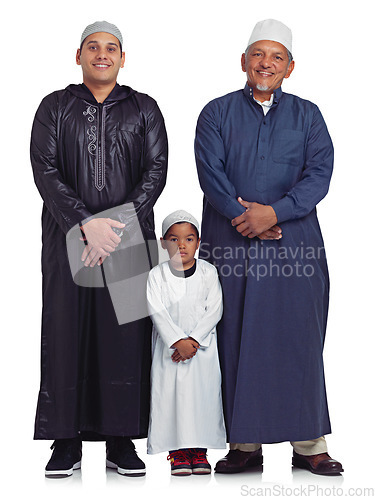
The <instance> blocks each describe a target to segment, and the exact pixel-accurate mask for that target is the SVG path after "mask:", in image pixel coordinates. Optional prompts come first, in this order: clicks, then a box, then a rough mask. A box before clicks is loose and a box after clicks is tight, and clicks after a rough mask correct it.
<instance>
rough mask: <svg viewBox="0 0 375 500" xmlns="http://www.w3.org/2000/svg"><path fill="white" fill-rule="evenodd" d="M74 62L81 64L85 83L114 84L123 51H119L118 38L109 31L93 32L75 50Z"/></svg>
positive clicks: (123, 58) (122, 62)
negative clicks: (79, 47) (80, 48)
mask: <svg viewBox="0 0 375 500" xmlns="http://www.w3.org/2000/svg"><path fill="white" fill-rule="evenodd" d="M76 62H77V64H79V65H80V66H82V72H83V82H84V83H85V84H94V85H98V84H112V83H113V84H115V83H116V80H117V75H118V72H119V70H120V68H122V67H123V66H124V62H125V52H122V53H121V50H120V43H119V41H118V39H117V38H116V37H115V36H113V35H111V34H110V33H103V32H99V33H93V34H92V35H90V36H88V37H87V38H86V39H85V40H84V42H83V46H82V50H79V49H78V50H77V56H76Z"/></svg>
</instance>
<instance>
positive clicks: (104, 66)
mask: <svg viewBox="0 0 375 500" xmlns="http://www.w3.org/2000/svg"><path fill="white" fill-rule="evenodd" d="M94 66H95V68H109V64H94Z"/></svg>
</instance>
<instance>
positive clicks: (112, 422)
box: [31, 85, 167, 439]
mask: <svg viewBox="0 0 375 500" xmlns="http://www.w3.org/2000/svg"><path fill="white" fill-rule="evenodd" d="M31 161H32V166H33V170H34V178H35V182H36V185H37V187H38V189H39V192H40V194H41V196H42V198H43V201H44V205H43V214H42V238H43V250H42V272H43V314H42V349H41V387H40V392H39V398H38V406H37V414H36V422H35V436H34V437H35V438H36V439H58V438H69V437H74V436H76V435H77V434H78V433H82V434H83V435H84V433H98V434H101V435H123V436H131V437H145V436H146V435H147V428H148V412H149V371H150V333H151V323H150V320H149V318H143V319H140V320H138V321H133V322H131V323H126V324H122V325H119V324H118V322H117V319H116V315H115V311H114V308H113V305H112V302H111V299H110V295H109V293H108V289H107V288H106V287H104V288H90V287H81V286H78V285H77V284H75V283H74V281H73V277H72V273H71V271H70V268H69V262H68V256H67V248H66V234H67V233H68V231H69V230H70V229H71V228H73V227H74V226H75V225H76V224H80V223H81V222H82V221H85V220H86V219H87V218H89V217H91V216H93V215H94V214H98V213H99V212H101V211H103V210H107V209H110V208H112V207H118V208H116V209H115V217H113V218H117V220H120V221H121V222H125V223H126V229H127V231H128V232H131V228H132V226H133V225H136V222H137V224H138V222H139V224H140V227H141V230H142V233H143V237H144V238H145V240H146V241H148V240H152V239H154V238H155V235H154V221H153V206H154V204H155V201H156V200H157V198H158V196H159V195H160V193H161V191H162V189H163V187H164V185H165V180H166V169H167V137H166V131H165V126H164V121H163V117H162V115H161V113H160V110H159V108H158V106H157V104H156V102H155V101H154V100H153V99H152V98H151V97H149V96H147V95H146V94H141V93H138V92H136V91H134V90H132V89H131V88H129V87H125V86H119V85H116V86H115V88H114V89H113V91H112V92H111V94H110V95H109V96H108V97H107V99H106V100H105V101H104V102H103V103H102V104H100V103H97V102H96V100H95V98H94V97H93V95H92V94H91V92H90V91H89V90H88V89H87V87H86V86H85V85H70V86H69V87H67V88H66V89H65V90H61V91H57V92H54V93H52V94H50V95H49V96H47V97H46V98H45V99H43V101H42V103H41V105H40V107H39V109H38V111H37V113H36V117H35V120H34V125H33V130H32V138H31ZM123 204H127V205H126V206H124V207H122V205H123ZM129 205H131V206H133V207H134V209H135V212H136V217H137V221H135V220H134V215H133V214H132V213H131V212H128V210H127V208H126V207H128V206H129ZM138 227H139V226H138ZM125 236H126V235H125ZM108 259H111V257H109V258H108ZM151 265H152V263H151V262H150V266H151ZM83 272H86V273H93V272H95V273H97V272H100V268H99V266H96V268H95V269H94V270H92V269H91V268H87V269H84V270H83ZM88 281H90V280H88Z"/></svg>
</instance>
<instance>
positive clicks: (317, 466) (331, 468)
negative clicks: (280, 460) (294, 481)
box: [292, 451, 344, 476]
mask: <svg viewBox="0 0 375 500" xmlns="http://www.w3.org/2000/svg"><path fill="white" fill-rule="evenodd" d="M292 464H293V465H294V467H298V468H299V469H307V470H309V471H310V472H312V473H313V474H321V475H323V476H337V475H339V474H340V472H344V469H343V468H342V465H341V464H340V462H338V461H337V460H334V459H333V458H331V457H330V456H329V455H328V453H319V454H318V455H310V456H307V455H299V454H298V453H296V452H295V451H294V452H293V459H292Z"/></svg>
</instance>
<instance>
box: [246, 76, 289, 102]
mask: <svg viewBox="0 0 375 500" xmlns="http://www.w3.org/2000/svg"><path fill="white" fill-rule="evenodd" d="M243 93H244V94H245V96H246V97H247V98H248V99H249V100H250V101H251V102H252V103H253V104H254V105H256V106H259V104H258V103H257V102H256V101H255V99H254V96H253V89H252V88H251V87H249V85H248V83H247V82H246V85H245V87H244V89H243ZM282 94H283V91H282V90H281V87H279V88H278V89H276V90H275V92H274V93H273V103H272V106H271V108H274V107H275V106H277V105H278V103H279V100H280V99H281V96H282Z"/></svg>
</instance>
